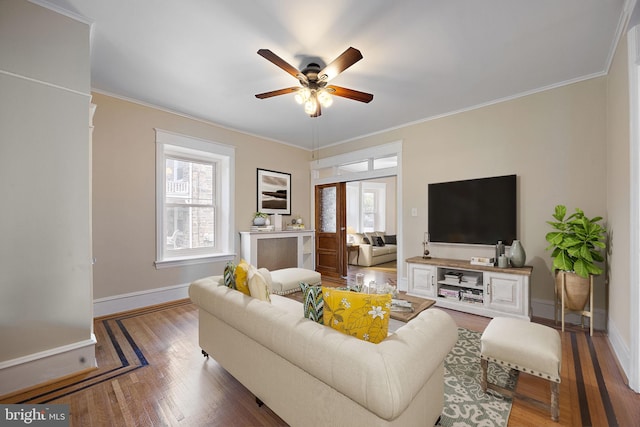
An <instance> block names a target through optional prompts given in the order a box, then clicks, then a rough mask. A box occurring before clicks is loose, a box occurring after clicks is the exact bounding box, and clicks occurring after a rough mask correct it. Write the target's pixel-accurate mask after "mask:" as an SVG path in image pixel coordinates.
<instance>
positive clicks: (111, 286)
mask: <svg viewBox="0 0 640 427" xmlns="http://www.w3.org/2000/svg"><path fill="white" fill-rule="evenodd" d="M93 102H94V103H95V104H97V109H96V113H95V119H94V124H95V130H94V136H93V249H94V256H95V257H96V258H97V263H96V265H95V267H94V298H96V299H99V298H106V297H110V296H115V295H123V294H129V293H134V292H144V291H149V290H152V289H157V288H163V287H169V286H174V285H181V284H185V283H189V282H191V281H193V280H194V279H197V278H199V277H204V276H207V275H211V274H221V273H222V270H223V268H224V263H212V264H201V265H195V266H189V267H175V268H165V269H156V268H155V266H154V261H155V256H156V237H155V236H156V230H155V218H156V217H155V215H156V214H155V132H154V128H160V129H164V130H168V131H171V132H177V133H181V134H185V135H189V136H194V137H198V138H203V139H207V140H211V141H214V142H217V143H221V144H226V145H231V146H234V147H235V149H236V165H235V171H236V175H235V178H236V196H235V222H236V231H242V230H248V229H249V227H250V225H251V220H252V218H253V213H254V212H255V210H256V169H257V168H262V169H270V170H276V171H280V172H288V173H291V177H292V179H291V181H292V214H300V215H301V216H302V218H303V219H305V221H307V220H308V219H309V218H310V216H309V212H310V210H309V204H310V198H309V185H310V184H309V182H310V181H309V159H310V153H309V152H308V151H306V150H302V149H298V148H293V147H290V146H287V145H283V144H279V143H275V142H272V141H268V140H264V139H260V138H256V137H253V136H248V135H245V134H241V133H238V132H233V131H230V130H226V129H223V128H220V127H217V126H214V125H212V124H208V123H205V122H202V121H198V120H193V119H189V118H186V117H183V116H180V115H176V114H172V113H169V112H165V111H161V110H159V109H155V108H150V107H148V106H143V105H140V104H136V103H132V102H127V101H123V100H121V99H116V98H113V97H110V96H106V95H103V94H94V98H93ZM283 219H284V221H290V218H289V217H284V218H283ZM239 251H240V247H239V237H238V235H237V233H236V253H239Z"/></svg>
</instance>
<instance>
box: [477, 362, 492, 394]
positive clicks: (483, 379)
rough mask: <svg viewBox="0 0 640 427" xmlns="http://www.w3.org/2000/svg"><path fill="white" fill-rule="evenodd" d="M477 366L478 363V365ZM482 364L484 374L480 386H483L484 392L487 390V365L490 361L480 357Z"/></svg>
mask: <svg viewBox="0 0 640 427" xmlns="http://www.w3.org/2000/svg"><path fill="white" fill-rule="evenodd" d="M476 366H477V365H476ZM480 366H481V367H482V376H481V378H480V387H482V392H483V393H486V392H487V367H488V366H489V362H488V361H487V360H485V359H480Z"/></svg>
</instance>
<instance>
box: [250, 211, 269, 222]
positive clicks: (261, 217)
mask: <svg viewBox="0 0 640 427" xmlns="http://www.w3.org/2000/svg"><path fill="white" fill-rule="evenodd" d="M267 218H269V215H268V214H266V213H263V212H256V213H254V214H253V225H265V224H266V223H267Z"/></svg>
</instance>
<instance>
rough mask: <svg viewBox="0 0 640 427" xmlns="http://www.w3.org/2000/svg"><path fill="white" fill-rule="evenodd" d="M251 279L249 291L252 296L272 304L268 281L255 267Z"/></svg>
mask: <svg viewBox="0 0 640 427" xmlns="http://www.w3.org/2000/svg"><path fill="white" fill-rule="evenodd" d="M249 275H250V276H251V278H250V279H249V291H250V293H251V296H252V297H254V298H257V299H259V300H262V301H267V302H271V297H269V285H268V284H267V280H266V279H265V278H264V276H263V275H262V274H260V272H259V271H258V270H256V269H255V267H253V271H252V272H250V273H249Z"/></svg>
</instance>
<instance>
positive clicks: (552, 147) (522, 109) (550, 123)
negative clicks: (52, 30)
mask: <svg viewBox="0 0 640 427" xmlns="http://www.w3.org/2000/svg"><path fill="white" fill-rule="evenodd" d="M606 87H607V80H606V78H604V77H602V78H595V79H591V80H587V81H584V82H580V83H576V84H572V85H568V86H563V87H560V88H557V89H552V90H548V91H545V92H541V93H537V94H533V95H530V96H526V97H522V98H518V99H515V100H511V101H507V102H502V103H499V104H495V105H490V106H486V107H483V108H479V109H476V110H472V111H468V112H463V113H460V114H455V115H452V116H449V117H445V118H440V119H437V120H431V121H426V122H423V123H420V124H415V125H412V126H408V127H404V128H400V129H396V130H393V131H390V132H385V133H381V134H378V135H374V136H370V137H367V138H363V139H361V140H358V141H354V142H353V143H349V144H344V145H339V146H334V147H331V148H329V149H326V150H323V151H322V152H321V156H322V157H328V156H333V155H337V154H341V153H344V152H347V151H352V150H355V149H362V148H366V147H368V146H373V145H379V144H383V143H388V142H392V141H398V140H401V141H403V149H402V162H403V163H402V182H403V189H402V192H403V193H402V200H403V214H402V217H401V218H398V220H399V221H403V236H402V244H403V248H404V255H405V256H406V257H410V256H413V255H416V254H417V253H418V252H419V250H420V248H421V239H422V232H423V231H425V230H426V229H427V184H428V183H430V182H439V181H449V180H459V179H468V178H476V177H487V176H497V175H505V174H512V173H514V174H517V175H518V195H519V200H518V212H519V214H518V217H519V221H518V229H519V237H520V240H521V241H522V243H523V246H524V248H525V250H526V252H527V264H530V265H533V266H534V273H533V278H532V291H531V294H532V295H531V296H532V298H533V299H534V300H539V301H542V302H543V303H545V302H546V304H547V306H548V303H549V302H551V301H553V295H554V294H553V280H552V277H551V260H550V258H549V252H547V251H545V248H546V246H547V244H546V241H545V234H546V233H547V232H548V231H550V229H549V226H548V225H547V223H546V221H547V220H550V219H551V213H552V212H553V209H554V206H555V205H556V204H565V205H567V207H568V208H569V209H572V210H573V209H574V208H576V207H579V208H581V209H583V210H584V211H585V212H586V213H587V215H588V216H596V215H601V216H606V215H607V205H606V143H605V141H606V136H607V133H606V109H605V106H606ZM411 208H417V210H418V216H417V217H412V216H411ZM431 249H432V254H433V255H434V256H436V257H452V258H461V259H464V258H468V257H470V256H472V255H483V254H485V255H491V254H492V253H493V248H486V249H478V248H469V247H460V246H445V245H437V246H436V245H433V247H432V248H431ZM602 281H603V279H602V278H600V279H599V280H598V282H599V283H598V286H597V290H596V307H597V308H604V307H605V293H604V287H603V286H602ZM551 313H553V312H552V311H551ZM533 314H534V315H540V313H535V312H534V313H533Z"/></svg>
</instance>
